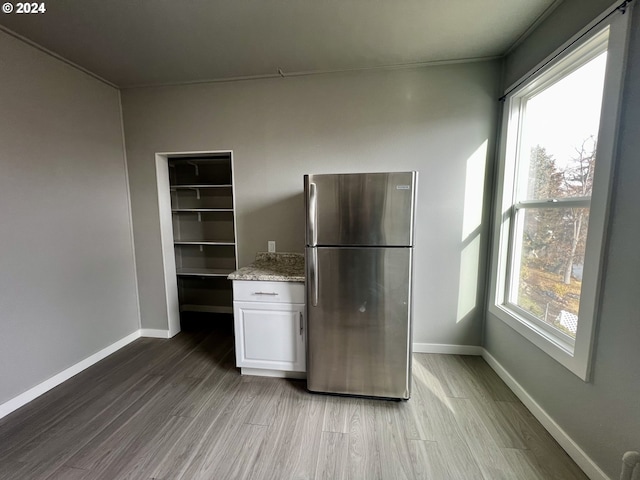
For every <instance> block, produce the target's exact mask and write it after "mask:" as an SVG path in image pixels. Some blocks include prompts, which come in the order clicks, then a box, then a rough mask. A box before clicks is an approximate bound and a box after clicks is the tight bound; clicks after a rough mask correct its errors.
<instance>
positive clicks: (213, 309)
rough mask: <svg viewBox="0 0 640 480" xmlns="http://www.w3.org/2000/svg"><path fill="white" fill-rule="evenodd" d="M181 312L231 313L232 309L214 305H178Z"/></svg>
mask: <svg viewBox="0 0 640 480" xmlns="http://www.w3.org/2000/svg"><path fill="white" fill-rule="evenodd" d="M180 311H181V312H203V313H233V307H225V306H215V305H194V304H183V305H180Z"/></svg>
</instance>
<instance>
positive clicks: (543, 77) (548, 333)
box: [488, 5, 631, 381]
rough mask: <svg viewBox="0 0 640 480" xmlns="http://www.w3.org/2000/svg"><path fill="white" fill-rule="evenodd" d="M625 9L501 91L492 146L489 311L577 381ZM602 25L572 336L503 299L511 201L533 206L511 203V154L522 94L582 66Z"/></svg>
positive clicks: (588, 352)
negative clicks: (592, 161) (592, 163)
mask: <svg viewBox="0 0 640 480" xmlns="http://www.w3.org/2000/svg"><path fill="white" fill-rule="evenodd" d="M630 8H631V5H629V6H627V9H626V13H624V14H623V13H621V12H614V13H613V14H612V13H611V12H612V11H614V10H617V7H612V8H610V9H609V10H608V11H606V12H604V13H603V14H602V15H601V16H600V17H599V18H597V19H595V20H594V21H593V22H591V24H589V25H587V26H586V27H585V28H584V29H583V30H582V31H581V32H579V33H578V34H576V35H575V36H574V37H573V38H572V39H570V40H569V41H568V42H567V43H566V44H565V45H563V46H562V47H560V48H559V49H558V50H556V51H555V52H554V53H552V54H551V55H550V56H549V57H547V59H545V60H544V61H543V62H541V63H540V64H539V65H538V66H536V67H535V68H534V69H533V70H532V72H533V73H529V74H527V75H525V76H524V77H523V78H524V79H525V80H524V81H522V80H520V81H518V82H516V83H515V87H510V88H509V89H507V93H506V95H505V97H504V99H505V103H504V109H503V119H502V127H501V131H500V138H499V149H498V155H499V156H498V169H497V181H496V203H495V212H494V222H493V223H494V225H493V245H492V261H491V273H490V275H491V281H490V287H489V295H490V296H489V301H488V311H489V313H490V314H492V315H494V316H495V317H497V318H498V319H500V320H502V321H503V322H504V323H506V324H507V325H509V326H510V327H511V328H513V329H514V330H515V331H517V332H518V333H519V334H521V335H522V336H523V337H525V338H526V339H527V340H529V341H530V342H531V343H533V344H534V345H536V346H537V347H538V348H540V349H541V350H542V351H544V352H545V353H547V354H548V355H549V356H551V357H552V358H554V359H555V360H556V361H558V362H559V363H560V364H562V365H563V366H565V367H566V368H567V369H569V370H570V371H571V372H573V373H574V374H575V375H577V376H578V377H580V378H581V379H582V380H584V381H589V380H590V376H591V356H592V351H593V347H594V344H595V339H596V331H597V330H596V326H597V317H598V312H599V305H600V289H601V283H602V270H603V264H604V249H605V243H606V232H607V225H608V212H609V207H610V198H611V189H612V181H613V173H614V172H613V170H614V159H615V153H616V152H615V147H616V138H617V131H618V119H619V111H620V101H621V96H622V95H621V94H622V84H623V78H624V66H625V58H626V51H627V39H628V35H629V24H630V17H631V12H630ZM606 29H609V35H608V41H607V48H606V50H607V52H608V53H607V62H606V73H605V82H604V88H603V100H602V108H601V115H600V128H599V132H598V137H597V138H598V143H597V149H596V156H597V162H596V167H595V174H594V184H593V190H592V194H591V198H590V201H589V200H587V202H588V206H589V209H590V213H589V227H588V232H587V242H586V248H585V262H584V273H583V281H582V291H581V295H580V320H579V322H578V327H577V330H576V337H575V341H574V340H573V339H572V338H571V337H570V336H569V335H566V334H564V333H562V332H559V331H558V330H556V329H554V328H553V327H550V326H547V325H542V323H544V322H541V321H540V320H538V319H536V318H535V317H534V316H533V315H530V314H529V313H527V312H526V311H525V310H523V309H521V308H518V307H517V306H514V305H513V304H510V303H509V302H508V300H509V299H508V298H507V292H508V290H507V286H508V283H507V282H509V281H510V280H511V276H512V275H513V273H512V268H513V262H512V261H511V259H512V258H516V257H517V255H515V253H516V252H514V251H513V248H514V247H513V243H515V242H511V241H510V240H511V238H512V236H513V235H514V234H515V227H516V226H515V222H514V221H512V220H513V219H515V218H517V215H516V211H515V210H516V208H518V206H520V207H521V208H522V207H523V206H528V208H535V207H534V206H538V204H540V202H536V201H523V202H518V199H516V198H515V195H516V186H517V181H518V177H517V166H518V164H519V163H520V161H519V159H518V157H517V155H518V144H519V142H520V135H521V131H522V120H523V107H524V105H526V100H527V99H528V98H530V97H531V96H533V95H534V94H535V93H536V92H538V91H540V90H542V89H544V88H546V87H548V86H549V85H552V84H554V83H555V82H557V81H558V80H559V79H561V78H563V77H564V76H566V75H567V74H569V73H570V72H572V71H574V70H575V69H576V68H578V66H577V65H578V64H584V63H586V62H587V61H589V60H590V59H592V58H595V56H596V55H597V54H598V53H594V52H597V51H598V50H597V49H598V42H597V41H596V40H594V39H596V38H597V37H598V35H600V34H601V33H602V32H603V31H604V30H606ZM589 43H592V44H593V43H595V45H594V46H592V47H590V48H587V46H588V45H589ZM601 51H602V50H600V52H601ZM574 56H577V57H574ZM572 57H574V58H572ZM558 200H559V201H558V202H557V205H553V207H556V206H557V207H568V206H569V205H571V206H575V204H580V203H584V202H585V199H583V198H579V199H578V198H571V199H558ZM554 203H555V202H554ZM547 207H548V205H547ZM553 207H552V208H553ZM520 217H523V215H520Z"/></svg>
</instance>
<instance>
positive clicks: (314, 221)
mask: <svg viewBox="0 0 640 480" xmlns="http://www.w3.org/2000/svg"><path fill="white" fill-rule="evenodd" d="M308 215H309V221H308V225H309V242H310V246H312V247H315V246H316V245H317V244H318V229H317V227H318V198H317V192H316V184H315V183H310V184H309V211H308Z"/></svg>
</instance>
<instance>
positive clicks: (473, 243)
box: [456, 140, 488, 323]
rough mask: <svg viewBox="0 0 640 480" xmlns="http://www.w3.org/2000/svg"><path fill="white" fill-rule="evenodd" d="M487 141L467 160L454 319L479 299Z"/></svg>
mask: <svg viewBox="0 0 640 480" xmlns="http://www.w3.org/2000/svg"><path fill="white" fill-rule="evenodd" d="M487 144H488V140H485V141H484V142H483V143H482V145H480V146H479V147H478V149H477V150H476V151H475V152H473V154H472V155H471V156H470V157H469V159H468V160H467V172H466V180H465V189H464V214H463V218H462V242H461V247H462V250H461V252H460V277H459V281H458V312H457V315H456V323H458V322H460V321H461V320H462V319H463V318H464V317H465V316H466V315H468V314H469V313H470V312H471V311H472V310H473V309H474V308H475V307H476V304H477V299H478V273H479V272H478V269H479V267H480V243H481V242H480V232H481V226H482V207H483V198H484V176H485V169H486V166H487Z"/></svg>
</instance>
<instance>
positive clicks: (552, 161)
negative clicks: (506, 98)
mask: <svg viewBox="0 0 640 480" xmlns="http://www.w3.org/2000/svg"><path fill="white" fill-rule="evenodd" d="M606 58H607V53H606V52H603V53H601V54H599V55H598V56H597V57H595V58H593V59H592V60H590V61H589V62H587V63H586V64H584V65H582V66H581V67H580V68H578V69H577V70H575V71H573V72H572V73H571V74H569V75H567V76H566V77H563V78H562V79H561V80H559V81H558V82H556V83H554V84H552V85H551V86H549V87H548V88H546V89H544V90H543V91H541V92H539V93H537V94H536V95H534V96H532V97H529V98H528V99H527V100H526V104H525V109H524V118H523V123H522V137H521V147H520V159H521V164H520V169H519V176H520V181H519V185H518V199H519V200H539V199H546V198H567V197H584V196H590V195H591V188H592V186H593V170H594V166H595V152H596V139H597V136H598V128H599V123H600V109H601V104H602V92H603V86H604V74H605V67H606Z"/></svg>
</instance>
